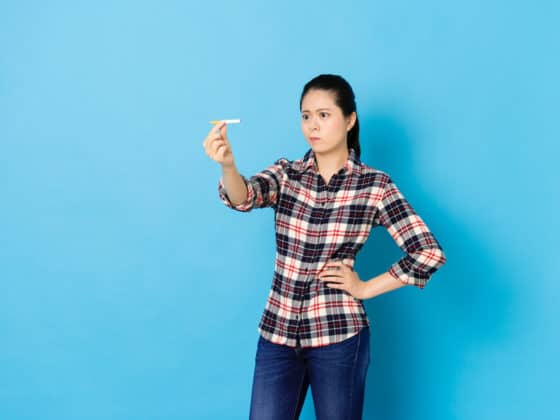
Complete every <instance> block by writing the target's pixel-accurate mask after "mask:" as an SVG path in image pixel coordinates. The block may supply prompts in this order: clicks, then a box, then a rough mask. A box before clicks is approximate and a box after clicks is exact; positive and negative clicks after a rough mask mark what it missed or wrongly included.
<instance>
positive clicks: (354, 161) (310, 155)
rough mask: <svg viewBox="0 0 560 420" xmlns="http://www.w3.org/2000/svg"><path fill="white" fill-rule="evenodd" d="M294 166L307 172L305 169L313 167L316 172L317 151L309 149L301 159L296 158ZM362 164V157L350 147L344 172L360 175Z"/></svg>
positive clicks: (300, 170)
mask: <svg viewBox="0 0 560 420" xmlns="http://www.w3.org/2000/svg"><path fill="white" fill-rule="evenodd" d="M292 166H293V167H294V169H296V170H298V171H299V172H301V173H303V172H305V171H307V170H308V169H311V168H312V169H313V170H314V171H315V172H318V168H317V162H316V160H315V153H314V152H313V149H309V150H308V151H307V152H306V153H305V155H304V156H303V158H302V159H300V160H296V161H295V162H294V164H293V165H292ZM361 166H362V162H361V161H360V158H359V157H358V155H357V154H356V152H355V151H354V149H352V148H349V149H348V159H347V160H346V163H345V164H344V172H345V173H346V174H349V173H354V174H356V175H360V174H361Z"/></svg>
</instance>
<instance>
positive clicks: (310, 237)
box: [204, 75, 445, 420]
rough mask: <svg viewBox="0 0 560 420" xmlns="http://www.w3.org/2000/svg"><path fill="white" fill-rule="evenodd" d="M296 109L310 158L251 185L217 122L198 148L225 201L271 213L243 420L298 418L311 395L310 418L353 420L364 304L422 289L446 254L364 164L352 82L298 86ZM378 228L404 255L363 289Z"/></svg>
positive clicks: (363, 360) (365, 348) (360, 397)
mask: <svg viewBox="0 0 560 420" xmlns="http://www.w3.org/2000/svg"><path fill="white" fill-rule="evenodd" d="M300 110H301V117H302V119H301V127H302V131H303V134H304V136H305V138H306V140H307V142H308V144H309V146H310V149H309V150H308V151H307V152H306V153H305V155H304V157H303V158H302V159H298V160H294V161H290V160H288V159H286V158H281V159H279V160H277V161H276V162H275V163H274V164H272V165H270V166H269V167H268V168H266V169H264V170H263V171H262V172H260V173H258V174H256V175H254V176H252V177H251V178H250V179H247V178H245V177H244V176H242V175H240V174H239V172H238V171H237V169H236V166H235V162H234V157H233V152H232V149H231V145H230V142H229V140H228V137H227V132H226V124H225V123H224V122H222V123H220V124H218V125H217V126H216V127H214V128H213V129H212V130H211V131H210V132H209V134H208V136H207V137H206V139H205V140H204V148H205V151H206V153H207V154H208V156H209V157H210V158H212V159H213V160H215V161H216V162H218V163H219V164H221V166H222V177H221V178H220V181H219V190H218V191H219V196H220V198H221V199H222V201H223V202H224V204H225V205H227V206H228V207H230V208H232V209H235V210H238V211H242V212H247V211H250V210H252V209H254V208H262V207H272V208H273V209H274V212H275V224H276V225H275V227H276V246H277V252H276V259H275V271H274V275H273V279H272V287H271V290H270V293H269V296H268V300H267V302H266V306H265V309H264V313H263V315H262V318H261V321H260V323H259V327H258V331H259V339H258V344H257V352H256V357H255V371H254V377H253V388H252V397H251V413H250V418H251V419H259V420H260V419H263V420H264V419H266V420H275V419H297V418H299V414H300V411H301V408H302V405H303V402H304V399H305V395H306V392H307V389H308V387H309V386H311V391H312V395H313V402H314V405H315V412H316V415H317V418H318V419H336V420H340V419H360V418H361V417H362V409H363V401H364V390H365V379H366V373H367V369H368V366H369V362H370V350H369V334H370V332H369V325H370V323H369V320H368V317H367V315H366V312H365V310H364V306H363V304H362V301H363V300H365V299H370V298H372V297H375V296H378V295H380V294H382V293H386V292H389V291H391V290H394V289H398V288H400V287H403V286H405V285H414V286H417V287H419V288H424V286H425V285H426V282H427V281H428V279H429V278H430V277H431V275H432V274H433V273H434V272H435V271H436V270H437V269H438V268H439V267H440V266H441V265H443V264H444V263H445V255H444V253H443V250H442V248H441V246H440V245H439V243H438V241H437V240H436V239H435V237H434V236H433V234H432V233H431V232H430V230H429V229H428V227H427V226H426V224H425V223H424V222H423V220H422V219H421V218H420V217H419V216H418V215H417V214H416V213H415V211H414V210H413V208H412V207H411V206H410V204H409V203H408V202H407V200H406V199H405V198H404V196H403V195H402V194H401V192H400V191H399V190H398V188H397V186H396V185H395V183H394V182H393V181H392V179H391V177H390V176H389V175H388V174H387V173H385V172H382V171H380V170H377V169H374V168H372V167H369V166H367V165H366V164H364V163H362V162H361V161H360V144H359V123H358V116H357V113H356V103H355V99H354V93H353V91H352V88H351V86H350V85H349V84H348V82H346V80H344V79H343V78H342V77H340V76H336V75H320V76H317V77H316V78H314V79H312V80H311V81H310V82H308V83H307V84H306V85H305V87H304V89H303V92H302V94H301V98H300ZM377 225H383V226H384V227H385V228H386V229H387V230H388V231H389V233H390V234H391V236H392V237H393V239H394V240H395V241H396V243H397V244H398V246H399V247H400V248H401V249H402V250H403V251H404V252H405V253H406V255H404V256H403V257H402V258H401V259H400V260H398V261H396V262H395V263H394V264H393V265H392V266H391V267H390V268H389V270H388V271H387V272H385V273H383V274H381V275H379V276H376V277H374V278H372V279H370V280H367V281H363V280H361V279H360V277H359V275H358V273H356V272H355V271H354V270H353V266H354V261H355V258H356V255H357V253H358V251H359V250H360V249H361V247H362V246H363V245H364V243H365V242H366V240H367V238H368V236H369V234H370V231H371V230H372V229H373V228H374V227H375V226H377Z"/></svg>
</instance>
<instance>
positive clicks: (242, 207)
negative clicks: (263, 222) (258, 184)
mask: <svg viewBox="0 0 560 420" xmlns="http://www.w3.org/2000/svg"><path fill="white" fill-rule="evenodd" d="M241 179H243V182H245V185H246V186H247V198H246V199H245V201H243V202H241V203H239V204H237V205H234V204H233V203H232V202H231V200H230V199H229V197H228V195H227V191H226V188H225V186H224V180H223V177H220V180H219V182H218V194H219V196H220V199H221V200H222V202H223V203H224V204H225V205H226V206H227V207H229V208H230V209H234V210H237V211H243V212H247V211H249V210H251V209H252V208H253V201H254V197H255V190H254V188H253V186H252V185H251V183H250V182H248V181H247V178H245V177H244V176H243V175H241Z"/></svg>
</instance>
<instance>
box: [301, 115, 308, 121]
mask: <svg viewBox="0 0 560 420" xmlns="http://www.w3.org/2000/svg"><path fill="white" fill-rule="evenodd" d="M301 119H302V120H307V119H309V116H308V115H305V114H304V115H302V116H301Z"/></svg>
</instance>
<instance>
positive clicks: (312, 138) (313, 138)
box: [309, 137, 321, 141]
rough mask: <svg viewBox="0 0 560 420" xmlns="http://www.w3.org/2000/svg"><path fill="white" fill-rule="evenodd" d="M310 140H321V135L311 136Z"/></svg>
mask: <svg viewBox="0 0 560 420" xmlns="http://www.w3.org/2000/svg"><path fill="white" fill-rule="evenodd" d="M309 140H311V141H317V140H321V139H320V138H319V137H309Z"/></svg>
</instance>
